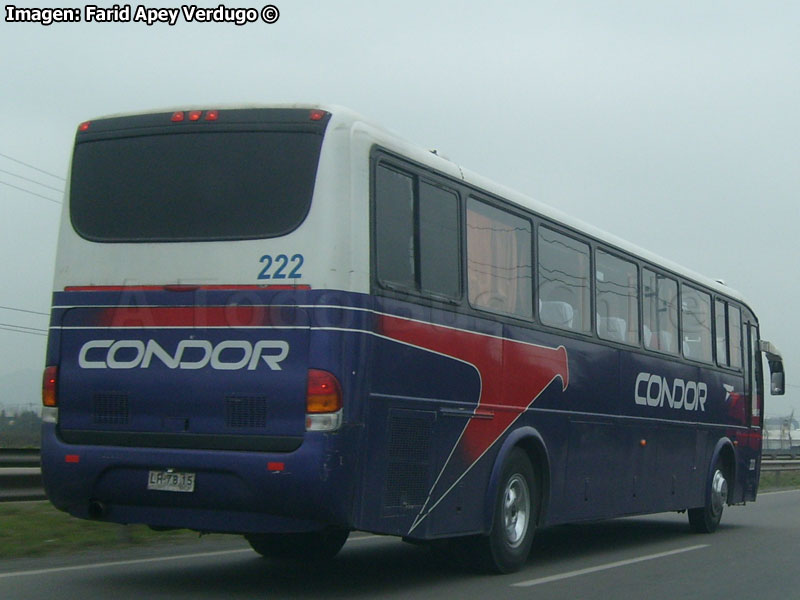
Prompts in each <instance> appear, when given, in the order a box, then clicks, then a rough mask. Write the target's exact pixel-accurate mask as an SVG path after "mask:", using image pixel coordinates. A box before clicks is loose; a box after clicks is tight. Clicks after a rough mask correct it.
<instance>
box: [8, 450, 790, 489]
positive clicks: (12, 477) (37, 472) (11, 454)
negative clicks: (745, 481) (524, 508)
mask: <svg viewBox="0 0 800 600" xmlns="http://www.w3.org/2000/svg"><path fill="white" fill-rule="evenodd" d="M39 465H40V457H39V450H38V449H32V450H7V449H4V448H0V502H13V501H25V500H46V499H47V497H46V496H45V494H44V488H43V487H42V470H41V468H40V466H39ZM761 471H762V473H770V472H771V473H778V474H779V475H780V473H783V472H785V471H800V458H793V457H790V458H789V459H786V460H776V459H772V458H766V455H764V458H763V459H762V461H761Z"/></svg>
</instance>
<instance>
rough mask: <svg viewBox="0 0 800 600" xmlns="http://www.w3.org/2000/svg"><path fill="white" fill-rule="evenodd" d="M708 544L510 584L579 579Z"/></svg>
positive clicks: (525, 584) (519, 584)
mask: <svg viewBox="0 0 800 600" xmlns="http://www.w3.org/2000/svg"><path fill="white" fill-rule="evenodd" d="M708 546H709V544H700V545H699V546H689V547H688V548H678V549H677V550H670V551H669V552H659V553H658V554H649V555H647V556H640V557H638V558H630V559H628V560H620V561H617V562H613V563H608V564H606V565H598V566H596V567H589V568H587V569H578V570H577V571H569V572H567V573H561V574H559V575H550V576H549V577H540V578H539V579H530V580H528V581H520V582H519V583H512V584H511V586H512V587H531V586H534V585H540V584H542V583H551V582H553V581H560V580H562V579H569V578H570V577H579V576H580V575H587V574H589V573H596V572H597V571H606V570H608V569H616V568H617V567H625V566H627V565H633V564H636V563H640V562H644V561H646V560H655V559H656V558H663V557H665V556H672V555H673V554H681V553H683V552H691V551H692V550H699V549H700V548H708Z"/></svg>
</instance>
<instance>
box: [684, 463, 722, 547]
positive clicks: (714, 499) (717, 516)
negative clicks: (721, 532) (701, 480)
mask: <svg viewBox="0 0 800 600" xmlns="http://www.w3.org/2000/svg"><path fill="white" fill-rule="evenodd" d="M727 501H728V476H727V475H726V470H725V469H724V467H723V465H722V463H721V462H720V461H717V463H716V464H715V465H714V469H713V470H712V472H711V477H710V479H709V481H708V484H707V485H706V503H705V506H700V507H698V508H690V509H689V510H688V511H687V512H688V514H689V526H690V527H691V528H692V531H694V532H695V533H714V532H715V531H716V530H717V527H719V522H720V520H721V519H722V511H723V509H724V508H725V503H726V502H727Z"/></svg>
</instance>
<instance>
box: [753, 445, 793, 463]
mask: <svg viewBox="0 0 800 600" xmlns="http://www.w3.org/2000/svg"><path fill="white" fill-rule="evenodd" d="M761 456H762V457H763V458H769V459H777V460H780V459H784V460H786V459H798V458H800V446H792V447H791V448H764V449H763V450H761Z"/></svg>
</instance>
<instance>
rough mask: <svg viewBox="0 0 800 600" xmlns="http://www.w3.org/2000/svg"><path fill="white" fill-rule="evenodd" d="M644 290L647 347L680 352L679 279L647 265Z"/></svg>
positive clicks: (644, 320)
mask: <svg viewBox="0 0 800 600" xmlns="http://www.w3.org/2000/svg"><path fill="white" fill-rule="evenodd" d="M642 293H643V297H642V336H643V338H644V347H645V348H647V349H648V350H657V351H659V352H666V353H668V354H678V352H679V349H678V282H677V281H675V280H674V279H670V278H669V277H665V276H664V275H659V274H658V273H654V272H653V271H650V270H649V269H643V270H642Z"/></svg>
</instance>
